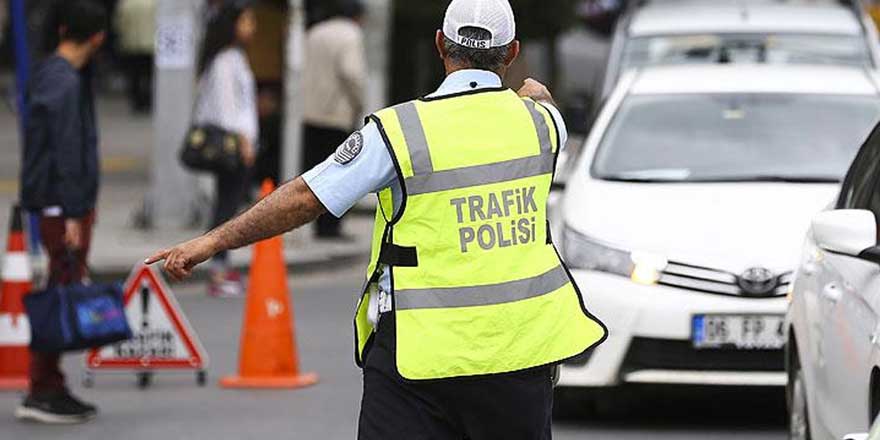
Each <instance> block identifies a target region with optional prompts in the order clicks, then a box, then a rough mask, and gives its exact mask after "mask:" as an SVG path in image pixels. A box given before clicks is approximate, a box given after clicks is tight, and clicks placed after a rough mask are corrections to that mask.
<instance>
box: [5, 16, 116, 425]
mask: <svg viewBox="0 0 880 440" xmlns="http://www.w3.org/2000/svg"><path fill="white" fill-rule="evenodd" d="M62 7H63V8H64V11H63V13H62V14H60V15H59V16H60V17H61V23H60V26H59V27H58V33H59V37H60V43H59V44H58V47H57V49H56V50H55V53H54V54H53V55H51V56H49V57H48V58H47V59H46V60H44V61H43V62H42V63H41V64H40V66H39V67H38V68H37V69H36V71H35V73H34V76H33V78H32V80H31V83H30V85H29V88H28V92H27V106H28V112H29V119H28V122H27V125H26V128H25V147H24V162H23V166H22V172H21V202H22V205H23V206H24V207H25V208H26V209H28V210H30V211H33V212H38V213H40V214H41V220H40V234H41V236H42V240H43V246H44V247H45V248H46V252H47V254H48V256H49V280H50V282H51V283H60V284H66V283H71V282H77V281H80V280H81V279H82V278H83V277H85V276H86V258H87V255H88V252H89V244H90V241H91V231H92V225H93V223H94V219H95V204H96V202H97V198H98V185H99V172H100V168H99V158H98V130H97V124H96V120H95V105H94V96H93V92H92V85H91V81H90V79H91V75H90V73H89V71H90V69H89V63H90V61H91V59H92V57H93V56H94V55H95V53H96V52H97V51H98V49H99V48H100V47H101V45H102V44H103V43H104V39H105V37H106V28H107V21H108V17H107V13H106V11H105V9H104V7H103V6H101V5H100V4H99V3H95V2H94V1H93V0H73V1H69V2H64V4H63V6H62ZM60 362H61V353H41V352H32V353H31V367H30V394H29V395H28V397H27V398H26V399H25V401H24V402H23V404H22V405H21V406H20V407H19V408H17V409H16V412H15V415H16V417H17V418H19V419H25V420H33V421H37V422H43V423H79V422H84V421H86V420H89V419H91V418H93V417H94V416H95V415H96V414H97V410H96V408H95V407H94V406H93V405H90V404H87V403H84V402H82V401H80V400H79V399H77V398H75V397H73V396H72V395H71V394H70V392H69V390H68V389H67V387H66V386H65V380H64V375H63V374H62V373H61V370H60Z"/></svg>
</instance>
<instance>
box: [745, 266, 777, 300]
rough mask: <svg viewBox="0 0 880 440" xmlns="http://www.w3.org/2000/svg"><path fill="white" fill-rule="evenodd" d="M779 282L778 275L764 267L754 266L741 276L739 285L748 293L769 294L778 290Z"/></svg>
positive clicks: (756, 294) (754, 294) (755, 294)
mask: <svg viewBox="0 0 880 440" xmlns="http://www.w3.org/2000/svg"><path fill="white" fill-rule="evenodd" d="M778 284H779V283H778V279H777V277H776V275H775V274H774V273H773V272H772V271H771V270H770V269H765V268H763V267H753V268H751V269H748V270H746V271H745V272H743V274H742V275H740V276H739V287H740V288H741V289H742V290H743V292H745V293H746V294H747V295H753V296H764V295H769V294H771V293H773V291H774V290H776V287H777V286H778Z"/></svg>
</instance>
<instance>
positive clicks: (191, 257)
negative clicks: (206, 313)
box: [146, 177, 327, 281]
mask: <svg viewBox="0 0 880 440" xmlns="http://www.w3.org/2000/svg"><path fill="white" fill-rule="evenodd" d="M325 212H327V210H326V208H324V205H322V204H321V202H320V201H319V200H318V198H317V197H315V194H314V193H313V192H312V190H311V189H309V187H308V185H306V183H305V181H304V180H303V179H302V178H301V177H298V178H296V179H295V180H293V181H290V182H288V183H287V184H285V185H283V186H281V187H280V188H278V190H276V191H275V192H273V193H272V194H269V196H267V197H265V198H264V199H263V200H260V201H259V202H257V204H256V205H254V206H253V207H252V208H251V209H249V210H248V211H246V212H245V213H243V214H241V215H239V216H238V217H236V218H234V219H232V220H230V221H229V222H227V223H225V224H223V225H222V226H220V227H218V228H217V229H214V230H213V231H211V232H208V233H207V234H205V235H203V236H201V237H199V238H196V239H194V240H191V241H188V242H186V243H183V244H179V245H177V246H175V247H173V248H171V249H166V250H163V251H160V252H158V253H156V254H155V255H153V256H152V257H150V258H148V259H147V260H146V264H153V263H157V262H160V261H164V262H165V264H164V266H163V267H164V269H165V272H167V273H168V275H170V276H171V278H173V279H174V280H178V281H179V280H181V279H183V278H186V277H189V276H190V275H192V270H193V268H194V267H195V266H197V265H199V264H201V263H203V262H205V261H207V260H208V259H209V258H211V257H213V256H214V255H215V254H216V253H218V252H220V251H224V250H229V249H237V248H240V247H244V246H247V245H249V244H253V243H256V242H258V241H261V240H265V239H267V238H270V237H274V236H276V235H280V234H283V233H285V232H288V231H291V230H293V229H296V228H298V227H300V226H302V225H305V224H307V223H310V222H312V221H314V220H315V219H317V218H318V217H319V216H320V215H321V214H324V213H325Z"/></svg>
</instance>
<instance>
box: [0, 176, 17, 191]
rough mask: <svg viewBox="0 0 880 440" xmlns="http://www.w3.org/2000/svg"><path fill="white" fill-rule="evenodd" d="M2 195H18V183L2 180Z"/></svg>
mask: <svg viewBox="0 0 880 440" xmlns="http://www.w3.org/2000/svg"><path fill="white" fill-rule="evenodd" d="M0 194H18V181H17V180H12V179H8V180H0Z"/></svg>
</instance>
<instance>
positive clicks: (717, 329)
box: [693, 315, 785, 350]
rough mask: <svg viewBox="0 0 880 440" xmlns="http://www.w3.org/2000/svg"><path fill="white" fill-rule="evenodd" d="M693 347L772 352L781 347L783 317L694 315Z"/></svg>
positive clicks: (783, 340)
mask: <svg viewBox="0 0 880 440" xmlns="http://www.w3.org/2000/svg"><path fill="white" fill-rule="evenodd" d="M693 343H694V347H695V348H736V349H739V350H775V349H781V348H782V347H783V346H785V316H783V315H697V316H694V322H693Z"/></svg>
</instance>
